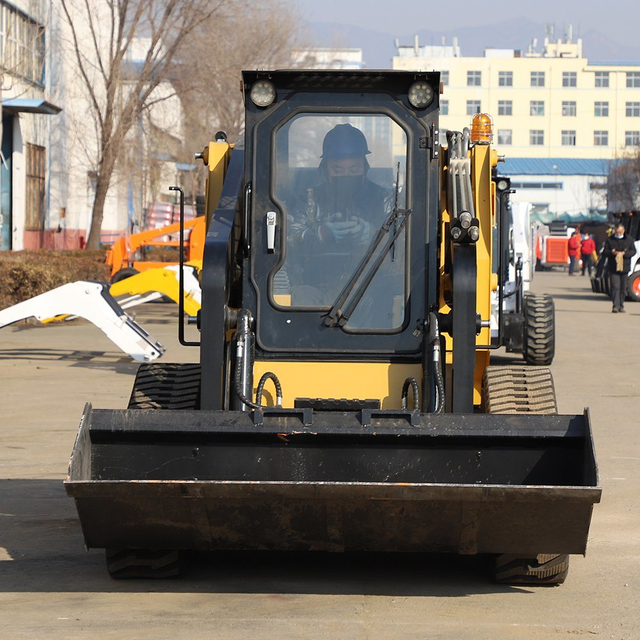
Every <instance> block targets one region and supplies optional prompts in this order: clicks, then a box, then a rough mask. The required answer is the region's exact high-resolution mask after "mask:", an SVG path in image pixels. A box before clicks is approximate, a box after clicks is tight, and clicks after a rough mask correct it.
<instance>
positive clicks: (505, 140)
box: [498, 129, 513, 144]
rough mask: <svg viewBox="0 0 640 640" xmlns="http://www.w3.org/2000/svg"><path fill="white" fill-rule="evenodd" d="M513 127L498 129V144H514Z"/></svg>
mask: <svg viewBox="0 0 640 640" xmlns="http://www.w3.org/2000/svg"><path fill="white" fill-rule="evenodd" d="M512 140H513V136H512V130H511V129H498V144H513V142H512Z"/></svg>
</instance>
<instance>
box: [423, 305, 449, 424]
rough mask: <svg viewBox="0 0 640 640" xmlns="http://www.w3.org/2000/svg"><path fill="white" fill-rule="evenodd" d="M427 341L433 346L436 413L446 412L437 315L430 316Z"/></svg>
mask: <svg viewBox="0 0 640 640" xmlns="http://www.w3.org/2000/svg"><path fill="white" fill-rule="evenodd" d="M427 340H428V342H429V344H430V345H431V353H432V356H431V362H432V365H433V378H434V382H435V392H436V397H435V402H434V413H443V412H444V403H445V397H444V377H443V375H442V358H441V352H440V329H439V327H438V317H437V316H436V314H435V313H430V314H429V333H428V336H427Z"/></svg>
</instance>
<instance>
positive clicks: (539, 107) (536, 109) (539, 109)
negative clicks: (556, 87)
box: [530, 100, 544, 116]
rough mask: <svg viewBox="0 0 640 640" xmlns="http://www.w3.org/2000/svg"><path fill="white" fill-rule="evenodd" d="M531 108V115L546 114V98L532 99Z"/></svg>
mask: <svg viewBox="0 0 640 640" xmlns="http://www.w3.org/2000/svg"><path fill="white" fill-rule="evenodd" d="M530 104H531V108H530V115H532V116H543V115H544V100H532V101H531V103H530Z"/></svg>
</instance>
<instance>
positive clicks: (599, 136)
mask: <svg viewBox="0 0 640 640" xmlns="http://www.w3.org/2000/svg"><path fill="white" fill-rule="evenodd" d="M593 144H594V146H596V147H608V146H609V132H608V131H594V132H593Z"/></svg>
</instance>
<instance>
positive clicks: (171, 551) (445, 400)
mask: <svg viewBox="0 0 640 640" xmlns="http://www.w3.org/2000/svg"><path fill="white" fill-rule="evenodd" d="M243 89H244V96H245V105H246V134H245V140H244V143H243V142H242V141H238V142H237V143H236V144H235V147H234V148H233V150H231V148H230V147H229V145H228V144H227V143H226V142H224V141H221V142H214V143H211V144H210V145H209V147H208V148H207V149H206V150H205V153H203V154H202V155H203V159H204V160H205V161H206V159H207V156H208V155H209V152H212V153H217V154H218V155H219V154H220V153H221V152H224V154H225V156H226V157H227V158H228V167H227V168H226V172H225V177H224V183H223V186H222V192H221V195H220V197H219V198H214V197H213V196H212V197H211V198H209V200H208V202H209V203H210V204H215V203H214V200H215V201H216V202H217V207H216V208H215V210H214V207H211V208H209V210H208V211H207V236H206V242H205V250H204V262H203V269H202V274H201V278H202V308H201V310H200V312H199V314H198V329H199V332H200V333H199V335H200V339H199V341H194V340H191V341H190V340H187V339H185V335H184V327H183V325H182V323H181V324H180V326H179V327H178V330H179V336H180V340H181V342H182V343H183V344H187V345H193V346H194V354H195V357H194V362H193V363H192V364H156V363H154V364H149V365H142V366H141V367H140V369H139V372H138V375H137V378H136V381H135V383H134V386H133V390H132V394H131V399H130V402H129V406H128V408H127V409H123V410H101V409H93V408H92V407H91V405H90V404H88V405H87V406H86V408H85V411H84V415H83V416H82V419H81V423H80V429H79V432H78V435H77V439H76V442H75V445H74V448H73V452H72V455H71V461H70V466H69V475H68V478H67V480H66V481H65V486H66V490H67V493H68V494H69V495H70V496H72V497H73V498H74V500H75V503H76V507H77V510H78V515H79V518H80V522H81V525H82V529H83V533H84V538H85V542H86V545H87V547H88V548H104V549H106V558H107V567H108V570H109V572H110V574H111V575H112V576H113V577H114V578H127V577H163V576H171V575H175V574H176V573H177V572H178V571H179V570H180V567H181V560H182V558H183V557H184V553H183V552H184V551H189V550H281V551H285V550H298V551H300V550H306V551H328V552H348V551H365V552H367V551H368V552H451V553H459V554H489V555H490V556H492V557H493V558H494V559H495V578H496V579H497V580H499V581H502V582H513V583H531V584H557V583H561V582H563V581H564V579H565V576H566V574H567V571H568V557H569V554H584V553H585V550H586V544H587V536H588V530H589V525H590V521H591V514H592V509H593V506H594V504H595V503H597V502H599V500H600V495H601V489H600V487H599V486H598V475H597V466H596V460H595V454H594V447H593V441H592V435H591V425H590V419H589V412H588V410H585V412H584V414H583V415H558V414H557V407H556V397H555V391H554V387H553V381H552V378H551V373H550V372H549V370H548V369H546V368H544V367H526V366H517V367H502V366H490V361H489V360H490V354H491V352H492V344H491V329H490V323H489V318H490V313H491V293H492V291H493V290H495V288H496V287H497V286H498V277H497V274H498V271H497V269H500V268H501V267H502V266H503V265H501V264H500V262H501V258H499V259H498V260H497V262H496V266H495V267H494V260H493V256H494V252H495V251H497V250H498V248H497V247H495V246H494V242H493V237H494V235H497V236H498V237H499V233H498V234H496V233H495V231H496V230H495V227H496V226H497V225H498V224H500V223H504V217H500V216H497V215H496V211H497V209H496V207H497V204H496V185H495V180H494V179H493V177H492V169H493V166H494V165H495V163H496V161H497V156H496V154H495V152H494V151H493V150H492V148H491V144H490V133H489V128H490V123H489V122H488V119H487V118H486V117H476V118H475V119H474V126H473V127H472V129H471V131H469V130H468V129H465V130H464V131H462V132H453V131H449V132H447V134H446V143H444V140H441V133H440V127H439V122H438V116H439V94H440V78H439V74H438V73H436V72H424V73H423V72H404V71H305V70H281V71H246V72H244V73H243ZM479 115H480V116H484V114H479ZM336 132H337V133H336ZM216 145H223V146H216ZM341 177H347V178H349V177H351V178H352V179H351V180H346V181H343V182H339V181H340V179H341ZM338 185H339V186H338ZM501 221H502V222H501ZM196 348H197V350H196ZM197 354H199V356H198V355H197Z"/></svg>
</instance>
